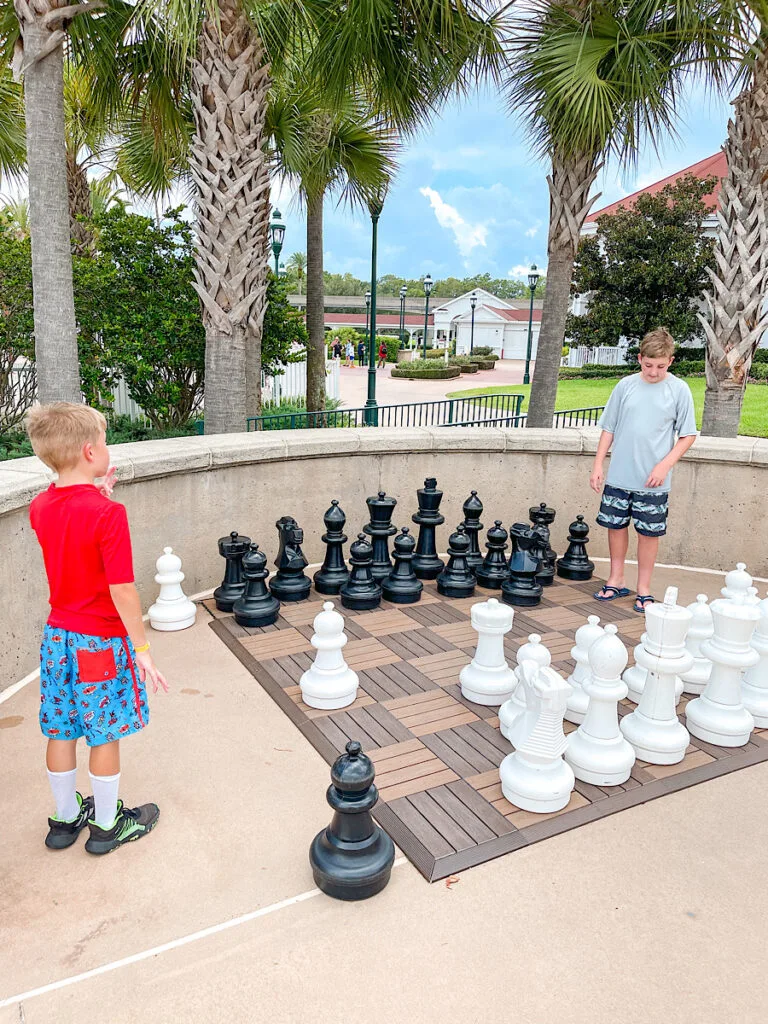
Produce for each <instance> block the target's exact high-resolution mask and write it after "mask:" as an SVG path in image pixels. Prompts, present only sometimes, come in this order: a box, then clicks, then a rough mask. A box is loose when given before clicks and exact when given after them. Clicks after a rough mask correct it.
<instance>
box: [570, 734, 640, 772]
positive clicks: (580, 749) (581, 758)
mask: <svg viewBox="0 0 768 1024" xmlns="http://www.w3.org/2000/svg"><path fill="white" fill-rule="evenodd" d="M564 757H565V760H566V761H567V762H568V764H569V765H570V766H571V768H572V769H573V774H574V775H575V776H576V778H577V779H579V781H580V782H589V783H590V784H591V785H593V786H620V785H621V784H622V783H623V782H626V781H627V779H628V778H629V776H630V775H631V773H632V766H633V765H634V763H635V752H634V750H633V749H632V747H631V746H630V745H629V743H628V742H627V741H626V740H625V739H624V737H623V736H615V737H613V738H612V739H610V740H601V739H599V738H598V737H595V736H584V735H583V734H582V733H581V732H580V731H579V730H578V729H577V730H576V732H572V733H571V734H570V736H569V737H568V749H567V750H566V752H565V754H564Z"/></svg>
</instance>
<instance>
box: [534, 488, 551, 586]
mask: <svg viewBox="0 0 768 1024" xmlns="http://www.w3.org/2000/svg"><path fill="white" fill-rule="evenodd" d="M528 518H529V519H530V520H531V522H532V523H533V529H534V530H535V531H536V533H538V535H539V536H540V538H541V547H540V550H539V551H538V552H537V555H538V558H539V560H540V563H541V564H540V566H539V571H538V572H537V573H536V579H537V580H538V581H539V583H540V584H541V585H542V587H549V586H551V585H552V582H553V580H554V578H555V561H556V559H557V554H556V553H555V551H554V550H553V549H552V545H551V544H550V536H549V528H550V526H551V525H552V523H554V521H555V510H554V509H553V508H547V505H546V502H543V501H542V503H541V504H540V505H533V506H531V508H529V509H528Z"/></svg>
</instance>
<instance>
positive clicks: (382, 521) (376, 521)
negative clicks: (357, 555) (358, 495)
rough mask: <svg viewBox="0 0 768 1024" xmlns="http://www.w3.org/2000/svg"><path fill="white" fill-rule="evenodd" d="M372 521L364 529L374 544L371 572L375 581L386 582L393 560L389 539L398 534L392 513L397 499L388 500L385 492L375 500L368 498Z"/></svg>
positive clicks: (380, 493)
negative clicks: (393, 523) (390, 553)
mask: <svg viewBox="0 0 768 1024" xmlns="http://www.w3.org/2000/svg"><path fill="white" fill-rule="evenodd" d="M365 503H366V505H367V506H368V512H369V515H370V517H371V521H370V522H369V523H368V525H367V526H364V527H363V533H366V534H367V535H368V536H369V537H370V538H371V540H372V543H373V566H372V567H371V572H372V573H373V578H374V579H375V580H385V579H386V578H387V576H389V574H390V573H391V572H392V560H391V559H390V557H389V538H390V537H391V536H392V535H393V534H394V533H397V527H396V526H393V525H392V513H393V512H394V511H395V505H396V504H397V498H388V497H387V495H386V493H385V492H384V491H379V493H378V495H377V496H376V497H375V498H366V499H365Z"/></svg>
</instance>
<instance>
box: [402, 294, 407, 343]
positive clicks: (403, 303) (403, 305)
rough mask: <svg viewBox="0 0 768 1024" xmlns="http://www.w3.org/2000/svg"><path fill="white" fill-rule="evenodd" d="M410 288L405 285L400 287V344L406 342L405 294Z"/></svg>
mask: <svg viewBox="0 0 768 1024" xmlns="http://www.w3.org/2000/svg"><path fill="white" fill-rule="evenodd" d="M407 291H408V289H407V288H406V286H405V285H403V286H402V288H401V289H400V344H401V345H404V344H405V296H406V293H407Z"/></svg>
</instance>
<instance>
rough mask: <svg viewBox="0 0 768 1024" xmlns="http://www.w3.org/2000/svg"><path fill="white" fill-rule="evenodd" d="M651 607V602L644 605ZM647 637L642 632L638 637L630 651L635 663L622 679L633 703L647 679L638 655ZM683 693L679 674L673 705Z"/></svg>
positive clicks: (676, 679)
mask: <svg viewBox="0 0 768 1024" xmlns="http://www.w3.org/2000/svg"><path fill="white" fill-rule="evenodd" d="M652 607H653V603H651V604H647V605H646V606H645V610H646V612H647V611H648V609H649V608H652ZM647 639H648V634H647V633H643V635H642V636H641V637H640V643H639V644H638V645H637V647H635V649H634V650H633V651H632V656H633V657H634V659H635V664H634V665H632V667H631V668H628V669H627V670H626V671H625V672H624V675H623V676H622V679H623V680H624V682H625V683H626V684H627V697H628V698H629V699H630V700H631V701H632V703H633V704H639V703H640V698H641V697H642V696H643V690H644V689H645V683H646V680H647V679H648V669H647V668H643V663H642V657H638V655H639V654H640V652H641V651H642V650H643V647H644V645H645V643H646V641H647ZM682 695H683V680H682V679H681V678H680V676H676V677H675V705H677V702H678V701H679V700H680V698H681V697H682Z"/></svg>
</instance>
